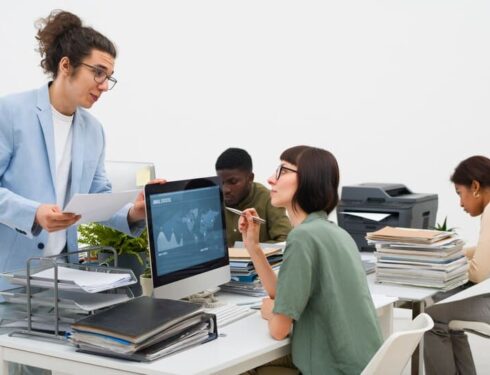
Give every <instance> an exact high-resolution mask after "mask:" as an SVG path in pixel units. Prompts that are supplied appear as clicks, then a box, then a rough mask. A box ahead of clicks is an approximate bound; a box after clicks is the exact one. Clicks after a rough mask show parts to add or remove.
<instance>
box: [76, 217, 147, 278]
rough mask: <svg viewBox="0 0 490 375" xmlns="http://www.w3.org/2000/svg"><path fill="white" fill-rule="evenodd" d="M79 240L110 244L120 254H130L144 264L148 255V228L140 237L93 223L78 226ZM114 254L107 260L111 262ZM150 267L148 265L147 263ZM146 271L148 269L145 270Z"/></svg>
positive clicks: (91, 243) (93, 244) (103, 244)
mask: <svg viewBox="0 0 490 375" xmlns="http://www.w3.org/2000/svg"><path fill="white" fill-rule="evenodd" d="M78 233H79V236H78V240H79V242H80V243H83V244H85V245H89V246H110V247H113V248H114V249H116V251H117V254H118V255H123V254H129V255H131V256H134V257H136V259H137V260H138V262H139V263H140V264H144V259H145V255H146V258H147V257H148V255H149V254H148V237H147V232H146V229H145V230H144V231H143V233H141V235H140V236H139V237H132V236H129V235H127V234H125V233H122V232H120V231H118V230H115V229H112V228H109V227H106V226H104V225H102V224H98V223H91V224H85V225H80V226H79V227H78ZM113 258H114V257H113V256H109V257H108V259H107V260H106V261H105V262H106V263H110V262H112V260H113ZM147 268H148V265H147ZM145 272H146V270H145Z"/></svg>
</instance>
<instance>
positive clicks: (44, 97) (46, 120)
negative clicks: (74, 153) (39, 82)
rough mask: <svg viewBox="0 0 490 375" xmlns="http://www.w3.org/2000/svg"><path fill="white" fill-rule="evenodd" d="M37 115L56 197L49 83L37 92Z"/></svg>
mask: <svg viewBox="0 0 490 375" xmlns="http://www.w3.org/2000/svg"><path fill="white" fill-rule="evenodd" d="M37 117H38V119H39V124H40V125H41V129H42V131H43V135H44V146H45V147H46V153H47V154H48V159H49V169H50V171H51V183H52V189H53V194H54V196H55V197H56V189H55V186H56V155H55V149H54V130H53V113H52V111H51V102H50V101H49V91H48V85H45V86H43V87H42V88H40V89H39V90H38V92H37Z"/></svg>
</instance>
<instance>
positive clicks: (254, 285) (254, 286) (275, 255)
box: [220, 247, 282, 297]
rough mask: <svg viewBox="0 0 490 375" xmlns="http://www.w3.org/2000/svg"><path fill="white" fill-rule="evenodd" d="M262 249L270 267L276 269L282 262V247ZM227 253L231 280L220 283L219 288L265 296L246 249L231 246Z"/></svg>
mask: <svg viewBox="0 0 490 375" xmlns="http://www.w3.org/2000/svg"><path fill="white" fill-rule="evenodd" d="M263 251H264V254H265V256H266V257H267V260H268V262H269V264H270V265H271V266H272V268H273V269H275V270H278V269H279V267H280V265H281V263H282V248H281V247H267V248H264V249H263ZM228 254H229V256H230V269H231V280H232V281H230V282H229V283H227V284H224V285H221V286H220V288H221V289H222V290H223V291H225V292H230V293H238V294H244V295H247V296H251V297H263V296H267V293H266V291H265V290H264V288H263V287H262V283H261V282H260V279H259V277H258V275H257V272H256V271H255V267H254V265H253V263H252V260H251V259H250V255H249V254H248V251H247V249H244V248H234V247H233V248H230V249H229V250H228Z"/></svg>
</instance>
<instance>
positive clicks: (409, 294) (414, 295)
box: [361, 252, 440, 302]
mask: <svg viewBox="0 0 490 375" xmlns="http://www.w3.org/2000/svg"><path fill="white" fill-rule="evenodd" d="M361 258H362V259H366V260H374V259H375V256H374V254H373V253H366V252H362V253H361ZM375 277H376V276H375V274H374V273H371V274H369V275H368V276H367V279H368V284H369V290H370V291H371V293H372V294H382V295H385V296H391V297H397V298H398V299H400V300H402V301H412V302H422V301H424V300H425V299H427V298H429V297H432V296H433V295H434V294H436V293H438V292H440V290H439V289H433V288H424V287H420V286H412V285H397V284H389V283H381V284H380V283H376V282H375V281H374V280H375Z"/></svg>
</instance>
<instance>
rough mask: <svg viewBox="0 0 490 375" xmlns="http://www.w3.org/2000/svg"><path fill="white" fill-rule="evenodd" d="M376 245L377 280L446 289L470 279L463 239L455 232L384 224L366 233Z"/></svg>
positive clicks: (370, 241)
mask: <svg viewBox="0 0 490 375" xmlns="http://www.w3.org/2000/svg"><path fill="white" fill-rule="evenodd" d="M366 239H367V240H368V243H369V244H371V245H375V247H376V253H375V255H376V258H377V262H376V281H377V282H380V283H394V284H406V285H415V286H423V287H429V288H434V289H441V290H443V291H445V290H450V289H453V288H455V287H457V286H459V285H462V284H465V283H466V282H467V281H468V264H467V260H466V257H465V256H464V254H463V245H464V242H463V241H462V240H461V239H459V238H458V236H457V235H456V233H454V232H443V231H437V230H427V229H412V228H393V227H385V228H383V229H380V230H378V231H376V232H370V233H367V235H366Z"/></svg>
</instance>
